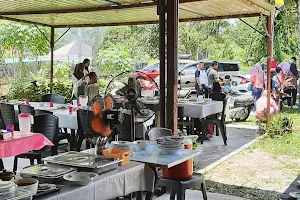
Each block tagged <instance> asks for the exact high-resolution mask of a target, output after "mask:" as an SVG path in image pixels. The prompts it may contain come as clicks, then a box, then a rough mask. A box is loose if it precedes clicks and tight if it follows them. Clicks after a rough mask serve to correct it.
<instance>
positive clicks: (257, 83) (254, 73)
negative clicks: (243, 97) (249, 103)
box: [250, 64, 264, 112]
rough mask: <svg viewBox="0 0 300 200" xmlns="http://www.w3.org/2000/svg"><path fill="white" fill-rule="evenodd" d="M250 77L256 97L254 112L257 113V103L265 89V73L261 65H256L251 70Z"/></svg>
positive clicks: (253, 93)
mask: <svg viewBox="0 0 300 200" xmlns="http://www.w3.org/2000/svg"><path fill="white" fill-rule="evenodd" d="M250 75H251V77H250V81H251V84H252V96H253V97H254V108H253V111H254V112H255V109H256V105H255V104H256V101H257V100H258V99H259V98H260V96H261V93H262V91H263V88H264V71H263V70H262V69H261V65H260V64H256V65H255V66H254V67H252V68H251V70H250Z"/></svg>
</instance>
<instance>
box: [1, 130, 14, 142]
mask: <svg viewBox="0 0 300 200" xmlns="http://www.w3.org/2000/svg"><path fill="white" fill-rule="evenodd" d="M11 136H12V135H11V132H8V131H1V132H0V140H7V139H10V138H11Z"/></svg>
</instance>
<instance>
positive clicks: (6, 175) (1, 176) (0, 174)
mask: <svg viewBox="0 0 300 200" xmlns="http://www.w3.org/2000/svg"><path fill="white" fill-rule="evenodd" d="M13 177H14V173H13V172H8V171H6V170H5V169H4V170H2V171H0V180H2V181H10V180H11V179H13Z"/></svg>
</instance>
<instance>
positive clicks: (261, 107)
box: [255, 90, 279, 119]
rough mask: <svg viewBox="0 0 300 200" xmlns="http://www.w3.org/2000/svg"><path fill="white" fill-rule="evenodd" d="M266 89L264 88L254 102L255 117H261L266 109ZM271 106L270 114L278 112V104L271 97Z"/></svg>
mask: <svg viewBox="0 0 300 200" xmlns="http://www.w3.org/2000/svg"><path fill="white" fill-rule="evenodd" d="M267 94H268V92H267V90H264V91H263V93H262V96H261V97H260V98H259V99H258V100H257V102H256V111H255V115H256V118H257V119H261V118H263V117H264V113H265V112H266V110H267V99H268V98H267ZM270 102H271V104H270V105H271V107H270V114H278V112H279V108H278V105H277V104H276V102H275V100H274V99H273V98H271V100H270Z"/></svg>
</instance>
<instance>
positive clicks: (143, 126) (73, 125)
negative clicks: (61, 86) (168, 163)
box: [9, 101, 155, 149]
mask: <svg viewBox="0 0 300 200" xmlns="http://www.w3.org/2000/svg"><path fill="white" fill-rule="evenodd" d="M9 103H10V104H12V105H14V110H15V117H16V120H17V121H18V115H19V109H18V105H19V104H24V102H19V101H16V102H9ZM30 106H32V107H33V108H34V109H39V110H46V111H50V112H52V113H53V115H55V116H56V117H58V127H59V128H67V129H71V133H70V136H71V138H70V141H71V142H70V147H71V149H75V147H76V139H75V138H76V130H79V128H78V120H77V109H79V108H78V107H77V106H73V112H72V113H69V109H68V107H69V106H70V105H68V104H57V103H54V105H53V107H50V104H49V102H30ZM86 108H87V109H89V108H88V107H84V109H86ZM154 119H155V116H154V113H153V114H152V115H151V116H146V117H142V116H141V117H136V118H135V123H136V132H137V133H138V135H142V136H143V138H144V136H145V132H146V130H147V129H148V127H150V126H151V125H152V124H153V123H154ZM32 123H33V118H32Z"/></svg>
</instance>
